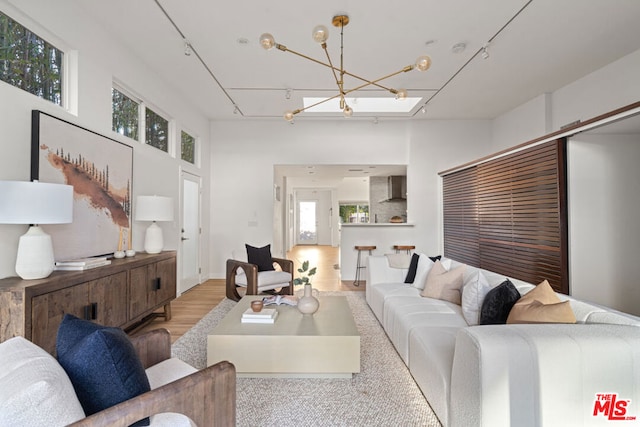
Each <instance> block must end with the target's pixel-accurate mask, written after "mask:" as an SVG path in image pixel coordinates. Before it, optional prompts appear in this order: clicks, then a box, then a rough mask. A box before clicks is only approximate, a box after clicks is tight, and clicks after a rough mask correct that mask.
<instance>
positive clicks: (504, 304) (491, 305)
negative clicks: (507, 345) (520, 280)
mask: <svg viewBox="0 0 640 427" xmlns="http://www.w3.org/2000/svg"><path fill="white" fill-rule="evenodd" d="M519 299H520V292H518V290H517V289H516V287H515V286H514V285H513V283H511V282H510V281H509V279H507V280H505V281H504V282H502V283H500V284H499V285H498V286H496V287H495V288H493V289H491V290H490V291H489V292H488V293H487V296H486V297H484V301H483V302H482V308H481V309H480V324H481V325H504V324H505V323H507V317H509V312H510V311H511V308H513V305H514V304H515V303H516V301H518V300H519Z"/></svg>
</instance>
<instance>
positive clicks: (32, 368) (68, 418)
mask: <svg viewBox="0 0 640 427" xmlns="http://www.w3.org/2000/svg"><path fill="white" fill-rule="evenodd" d="M0 366H2V370H1V371H0V426H66V425H67V424H71V423H73V422H75V421H78V420H81V419H83V418H84V417H85V415H84V411H83V410H82V406H80V401H79V400H78V398H77V397H76V393H75V391H74V389H73V385H71V381H70V380H69V377H68V376H67V374H66V372H65V371H64V369H62V366H60V364H59V363H58V362H57V361H56V360H55V359H54V358H53V357H52V356H51V355H50V354H49V353H47V352H46V351H44V350H43V349H41V348H40V347H38V346H37V345H35V344H33V343H31V342H30V341H27V340H26V339H24V338H22V337H15V338H11V339H10V340H7V341H5V342H3V343H2V344H0Z"/></svg>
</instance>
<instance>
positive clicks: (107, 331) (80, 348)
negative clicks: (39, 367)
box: [56, 314, 151, 427]
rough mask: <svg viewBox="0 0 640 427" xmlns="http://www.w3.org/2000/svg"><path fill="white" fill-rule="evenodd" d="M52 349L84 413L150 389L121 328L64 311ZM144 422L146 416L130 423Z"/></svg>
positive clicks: (89, 412)
mask: <svg viewBox="0 0 640 427" xmlns="http://www.w3.org/2000/svg"><path fill="white" fill-rule="evenodd" d="M56 352H57V357H58V362H59V363H60V365H62V367H63V368H64V370H65V372H66V373H67V375H68V376H69V379H70V380H71V383H72V384H73V388H74V389H75V391H76V395H77V396H78V400H79V401H80V404H81V405H82V408H83V409H84V412H85V414H86V415H87V416H89V415H92V414H95V413H96V412H100V411H102V410H103V409H106V408H109V407H111V406H114V405H117V404H118V403H121V402H124V401H125V400H129V399H131V398H133V397H136V396H138V395H140V394H142V393H145V392H147V391H149V390H151V387H150V386H149V380H148V378H147V374H146V373H145V371H144V367H143V366H142V363H141V362H140V359H139V358H138V355H137V354H136V352H135V349H134V347H133V344H131V341H129V337H127V334H125V333H124V332H123V331H122V329H119V328H110V327H106V326H101V325H98V324H96V323H93V322H89V321H87V320H82V319H78V318H77V317H75V316H72V315H70V314H66V315H65V316H64V319H63V320H62V323H61V324H60V327H59V328H58V336H57V340H56ZM148 425H149V418H145V419H143V420H140V421H138V422H137V423H135V424H133V426H136V427H137V426H148Z"/></svg>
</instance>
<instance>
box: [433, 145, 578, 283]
mask: <svg viewBox="0 0 640 427" xmlns="http://www.w3.org/2000/svg"><path fill="white" fill-rule="evenodd" d="M564 163H565V158H564V141H563V140H559V141H553V142H549V143H546V144H542V145H539V146H536V147H532V148H529V149H526V150H523V151H520V152H516V153H512V154H510V155H507V156H504V157H501V158H497V159H494V160H492V161H489V162H486V163H483V164H479V165H477V166H473V167H472V168H470V169H465V170H462V171H458V172H455V173H452V174H450V175H446V176H444V177H443V201H444V206H443V208H444V209H443V211H444V239H445V242H444V246H445V252H444V253H445V256H448V257H451V258H454V259H456V260H458V261H461V262H465V263H468V264H471V265H475V266H479V267H482V268H486V269H488V270H492V271H495V272H497V273H501V274H505V275H508V276H511V277H514V278H518V279H522V280H526V281H529V282H532V283H539V282H541V281H542V280H544V279H547V280H549V283H551V285H552V286H553V287H554V289H556V290H558V291H561V292H565V293H568V290H569V289H568V265H567V262H568V261H567V260H568V256H567V236H566V215H567V213H566V203H565V197H566V190H565V186H566V183H565V180H566V178H565V176H564V174H565V166H564Z"/></svg>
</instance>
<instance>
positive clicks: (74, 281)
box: [0, 251, 177, 354]
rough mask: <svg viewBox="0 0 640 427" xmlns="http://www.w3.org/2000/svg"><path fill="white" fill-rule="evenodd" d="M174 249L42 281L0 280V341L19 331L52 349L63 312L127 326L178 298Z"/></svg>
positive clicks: (60, 273)
mask: <svg viewBox="0 0 640 427" xmlns="http://www.w3.org/2000/svg"><path fill="white" fill-rule="evenodd" d="M176 278H177V276H176V253H175V251H167V252H162V253H160V254H155V255H150V254H145V253H141V254H137V255H136V256H135V257H133V258H124V259H113V260H112V263H111V264H110V265H107V266H104V267H98V268H94V269H91V270H86V271H54V272H53V274H51V276H49V277H47V278H46V279H39V280H22V279H20V278H18V277H10V278H7V279H2V280H0V342H2V341H5V340H7V339H9V338H11V337H14V336H17V335H21V336H24V337H25V338H27V339H29V340H31V341H33V342H34V343H35V344H38V345H39V346H41V347H42V348H44V349H45V350H47V351H48V352H50V353H52V354H53V353H54V351H55V343H56V335H57V332H58V326H59V325H60V322H61V321H62V318H63V317H64V315H65V314H66V313H69V314H73V315H75V316H78V317H80V318H81V319H87V320H91V321H95V322H97V323H100V324H102V325H107V326H117V327H121V328H123V329H126V328H128V327H130V326H133V325H135V324H136V323H138V322H140V321H141V320H143V319H144V318H145V317H147V316H149V315H151V314H152V313H153V312H154V311H155V310H157V309H159V308H161V307H164V316H166V317H167V318H169V317H170V316H171V306H170V303H171V301H172V300H173V299H175V297H176Z"/></svg>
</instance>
